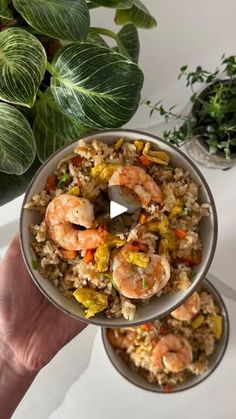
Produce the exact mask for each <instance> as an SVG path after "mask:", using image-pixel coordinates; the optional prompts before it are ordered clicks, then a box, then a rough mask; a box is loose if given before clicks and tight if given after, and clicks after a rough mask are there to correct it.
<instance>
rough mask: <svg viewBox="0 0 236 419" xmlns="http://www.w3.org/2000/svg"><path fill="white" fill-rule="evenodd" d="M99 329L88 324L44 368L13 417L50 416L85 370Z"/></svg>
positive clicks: (26, 418) (36, 417) (22, 418)
mask: <svg viewBox="0 0 236 419" xmlns="http://www.w3.org/2000/svg"><path fill="white" fill-rule="evenodd" d="M97 331H98V328H96V327H94V326H88V327H87V328H86V329H85V330H84V332H82V333H81V334H80V335H79V336H77V337H76V338H75V339H74V340H73V341H72V342H71V343H69V345H67V346H66V347H65V348H64V349H63V350H61V351H60V353H59V354H58V355H57V356H56V357H55V358H54V359H53V360H52V361H51V362H50V363H49V364H48V365H47V366H46V367H45V368H44V369H43V370H42V371H41V373H40V374H39V375H38V376H37V377H36V379H35V381H34V383H33V384H32V386H31V388H30V390H29V392H28V393H27V394H26V396H25V398H24V399H23V401H22V402H21V404H20V405H19V407H18V409H17V410H16V412H15V414H14V419H32V418H34V419H48V418H49V417H50V415H51V414H52V413H53V412H54V411H55V410H56V409H57V408H58V407H59V406H60V405H61V404H62V403H63V401H64V398H65V397H66V394H67V393H68V391H69V389H70V388H71V386H72V385H73V384H74V383H75V382H76V381H78V380H79V377H80V376H82V375H83V373H84V372H85V371H86V369H87V367H88V365H89V362H90V358H91V352H92V348H93V341H94V338H95V335H96V333H97Z"/></svg>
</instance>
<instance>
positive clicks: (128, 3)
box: [93, 0, 133, 9]
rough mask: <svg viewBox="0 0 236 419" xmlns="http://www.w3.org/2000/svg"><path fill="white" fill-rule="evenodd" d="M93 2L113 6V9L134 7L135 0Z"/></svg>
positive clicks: (99, 0)
mask: <svg viewBox="0 0 236 419" xmlns="http://www.w3.org/2000/svg"><path fill="white" fill-rule="evenodd" d="M93 3H97V4H99V5H100V6H104V7H112V8H113V9H124V8H125V9H128V8H129V7H132V5H133V0H93Z"/></svg>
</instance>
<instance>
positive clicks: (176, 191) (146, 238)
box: [20, 129, 217, 327]
mask: <svg viewBox="0 0 236 419" xmlns="http://www.w3.org/2000/svg"><path fill="white" fill-rule="evenodd" d="M114 190H115V192H114ZM118 190H119V194H120V196H121V197H122V199H123V200H124V199H125V202H126V203H128V204H127V205H126V204H125V206H126V207H127V213H124V214H122V215H120V216H119V217H110V218H109V208H110V205H111V200H113V199H115V198H114V193H115V194H116V193H117V191H118ZM118 201H119V200H118ZM118 201H117V202H118ZM134 202H135V205H134ZM122 203H123V201H122V202H121V204H122ZM129 203H130V206H129ZM131 204H132V205H131ZM130 208H131V209H130ZM132 211H133V212H132ZM20 237H21V247H22V252H23V257H24V260H25V262H26V265H27V268H28V270H29V272H30V274H31V276H32V279H33V280H34V282H35V283H36V285H37V286H38V287H39V288H40V290H41V291H42V292H43V294H44V295H45V296H46V297H47V298H48V299H49V300H50V301H51V302H52V303H53V304H55V305H56V306H57V307H58V308H60V309H61V310H63V311H64V312H65V313H67V314H69V315H71V316H72V317H74V318H77V319H80V320H85V321H87V322H90V323H94V324H97V325H101V326H116V327H123V326H124V327H125V326H130V325H138V324H141V323H144V322H150V321H152V320H154V319H157V318H160V317H162V316H164V315H166V314H168V313H169V312H170V311H172V310H173V309H174V308H175V307H177V306H178V305H179V304H180V303H181V302H182V301H184V300H185V299H186V298H187V297H188V296H190V295H191V294H192V293H193V292H194V290H195V289H196V287H197V286H198V285H199V283H200V282H201V280H202V279H203V278H204V276H205V274H206V273H207V271H208V270H209V267H210V264H211V261H212V259H213V256H214V252H215V247H216V240H217V215H216V208H215V204H214V200H213V197H212V194H211V191H210V189H209V186H208V184H207V182H206V181H205V179H204V177H203V176H202V174H201V172H200V170H199V169H198V168H197V167H196V166H195V164H194V163H193V162H192V161H191V160H190V159H189V158H188V156H187V155H185V154H184V153H183V152H182V151H181V150H179V149H177V148H176V147H174V146H172V145H170V144H168V143H166V142H165V141H163V140H161V139H159V138H158V137H155V136H153V135H151V134H147V133H143V132H139V131H132V130H122V129H119V130H106V131H100V132H99V133H96V134H90V135H88V136H86V137H84V138H83V139H80V140H78V141H76V142H75V143H73V144H70V145H68V146H65V147H63V148H62V149H60V150H59V151H57V152H56V153H55V154H53V155H52V156H51V157H50V158H49V159H48V160H47V161H46V162H45V163H44V164H43V165H42V166H41V168H40V169H39V171H38V172H37V173H36V175H35V177H34V178H33V180H32V181H31V183H30V185H29V188H28V190H27V192H26V195H25V198H24V202H23V206H22V211H21V221H20Z"/></svg>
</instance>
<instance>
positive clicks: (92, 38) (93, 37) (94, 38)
mask: <svg viewBox="0 0 236 419" xmlns="http://www.w3.org/2000/svg"><path fill="white" fill-rule="evenodd" d="M87 42H90V43H92V44H97V45H102V46H103V47H108V45H107V43H106V42H105V41H104V39H103V37H102V36H100V35H99V34H98V33H95V32H93V31H90V30H89V33H88V36H87Z"/></svg>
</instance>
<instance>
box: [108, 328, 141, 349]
mask: <svg viewBox="0 0 236 419" xmlns="http://www.w3.org/2000/svg"><path fill="white" fill-rule="evenodd" d="M136 336H137V333H136V332H135V330H131V329H128V328H127V329H122V332H121V331H120V330H119V329H118V330H116V329H107V339H108V340H109V342H110V344H111V345H112V346H114V347H115V348H120V349H127V348H128V347H129V346H130V345H132V343H133V342H134V340H135V338H136Z"/></svg>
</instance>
